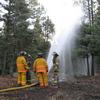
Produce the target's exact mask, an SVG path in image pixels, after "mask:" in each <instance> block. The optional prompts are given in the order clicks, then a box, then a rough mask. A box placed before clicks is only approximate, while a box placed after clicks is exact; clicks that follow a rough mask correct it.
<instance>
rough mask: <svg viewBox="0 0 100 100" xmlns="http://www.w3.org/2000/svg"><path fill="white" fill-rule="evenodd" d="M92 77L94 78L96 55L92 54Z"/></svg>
mask: <svg viewBox="0 0 100 100" xmlns="http://www.w3.org/2000/svg"><path fill="white" fill-rule="evenodd" d="M91 75H92V76H94V55H93V54H92V61H91Z"/></svg>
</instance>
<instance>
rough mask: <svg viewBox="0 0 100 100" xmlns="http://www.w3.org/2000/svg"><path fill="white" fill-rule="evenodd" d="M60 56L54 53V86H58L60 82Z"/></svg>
mask: <svg viewBox="0 0 100 100" xmlns="http://www.w3.org/2000/svg"><path fill="white" fill-rule="evenodd" d="M59 64H60V61H59V55H58V54H57V53H56V52H54V53H53V80H54V84H57V83H58V82H59V75H58V73H59Z"/></svg>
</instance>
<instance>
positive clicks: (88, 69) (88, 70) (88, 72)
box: [86, 56, 90, 76]
mask: <svg viewBox="0 0 100 100" xmlns="http://www.w3.org/2000/svg"><path fill="white" fill-rule="evenodd" d="M86 61H87V75H88V76H90V68H89V56H87V57H86Z"/></svg>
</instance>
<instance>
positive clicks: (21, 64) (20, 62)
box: [16, 56, 27, 72]
mask: <svg viewBox="0 0 100 100" xmlns="http://www.w3.org/2000/svg"><path fill="white" fill-rule="evenodd" d="M16 65H17V70H18V72H26V71H27V70H26V68H27V62H26V60H25V57H24V56H19V57H17V60H16Z"/></svg>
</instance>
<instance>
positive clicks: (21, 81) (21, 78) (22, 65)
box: [16, 51, 29, 85]
mask: <svg viewBox="0 0 100 100" xmlns="http://www.w3.org/2000/svg"><path fill="white" fill-rule="evenodd" d="M24 55H25V52H24V51H21V52H20V54H19V56H18V57H17V60H16V65H17V71H18V81H17V83H18V85H26V72H27V70H28V69H29V67H28V65H27V62H26V59H25V56H24Z"/></svg>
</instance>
